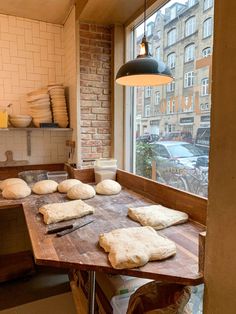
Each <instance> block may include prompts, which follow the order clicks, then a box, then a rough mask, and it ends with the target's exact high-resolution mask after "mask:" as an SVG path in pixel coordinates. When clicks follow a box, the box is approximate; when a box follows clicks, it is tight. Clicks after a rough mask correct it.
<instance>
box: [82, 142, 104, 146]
mask: <svg viewBox="0 0 236 314" xmlns="http://www.w3.org/2000/svg"><path fill="white" fill-rule="evenodd" d="M81 143H82V145H83V146H91V147H92V146H101V145H102V141H100V140H88V141H83V140H82V141H81Z"/></svg>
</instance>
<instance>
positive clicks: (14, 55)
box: [0, 14, 65, 114]
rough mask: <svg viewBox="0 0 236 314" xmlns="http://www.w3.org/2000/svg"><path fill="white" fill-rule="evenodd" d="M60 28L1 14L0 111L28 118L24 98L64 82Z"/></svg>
mask: <svg viewBox="0 0 236 314" xmlns="http://www.w3.org/2000/svg"><path fill="white" fill-rule="evenodd" d="M63 32H64V30H63V26H61V25H55V24H50V23H45V22H40V21H35V20H29V19H25V18H21V17H15V16H7V15H2V14H0V107H1V109H2V108H6V106H7V105H8V104H9V103H12V104H13V106H12V107H11V108H10V109H9V111H10V113H14V114H19V113H21V114H27V113H28V104H27V102H26V94H27V93H28V92H30V91H32V90H34V89H37V88H40V87H42V86H45V85H47V84H49V83H54V82H64V76H65V75H64V40H63Z"/></svg>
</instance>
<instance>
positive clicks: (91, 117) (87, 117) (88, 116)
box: [81, 114, 96, 120]
mask: <svg viewBox="0 0 236 314" xmlns="http://www.w3.org/2000/svg"><path fill="white" fill-rule="evenodd" d="M81 119H82V120H95V119H96V115H95V114H81Z"/></svg>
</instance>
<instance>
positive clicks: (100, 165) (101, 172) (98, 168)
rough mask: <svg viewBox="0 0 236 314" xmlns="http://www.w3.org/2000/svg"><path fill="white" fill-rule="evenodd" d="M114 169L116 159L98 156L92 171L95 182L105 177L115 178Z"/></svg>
mask: <svg viewBox="0 0 236 314" xmlns="http://www.w3.org/2000/svg"><path fill="white" fill-rule="evenodd" d="M116 170H117V160H116V159H109V158H100V159H97V160H95V163H94V173H95V181H96V183H98V182H100V181H102V180H105V179H111V180H116Z"/></svg>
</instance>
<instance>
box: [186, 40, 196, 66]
mask: <svg viewBox="0 0 236 314" xmlns="http://www.w3.org/2000/svg"><path fill="white" fill-rule="evenodd" d="M194 54H195V45H194V44H190V45H188V46H187V47H185V52H184V62H189V61H193V60H194Z"/></svg>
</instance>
